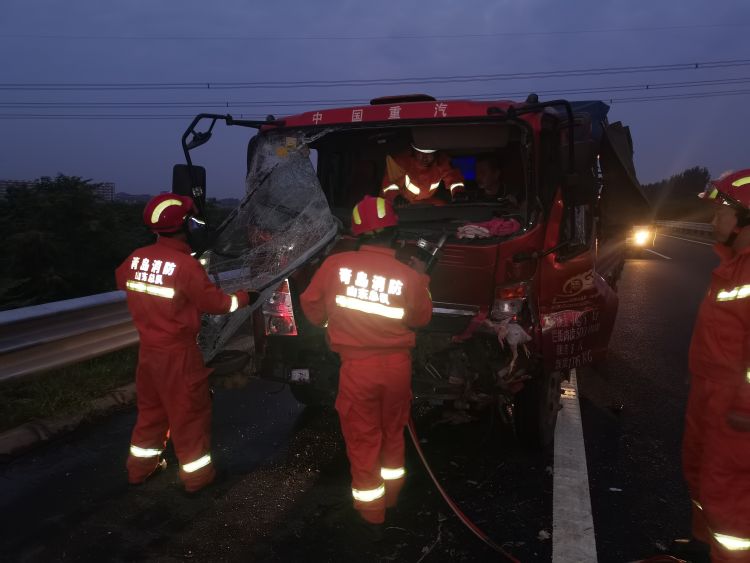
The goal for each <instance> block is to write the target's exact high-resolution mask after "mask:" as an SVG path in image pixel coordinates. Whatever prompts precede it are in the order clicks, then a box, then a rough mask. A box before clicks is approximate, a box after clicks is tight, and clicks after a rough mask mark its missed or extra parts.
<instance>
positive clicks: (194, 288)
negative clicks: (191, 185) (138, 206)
mask: <svg viewBox="0 0 750 563" xmlns="http://www.w3.org/2000/svg"><path fill="white" fill-rule="evenodd" d="M196 212H197V210H196V208H195V204H194V203H193V200H192V199H191V198H190V197H186V196H180V195H175V194H160V195H157V196H155V197H154V198H152V199H151V200H150V201H149V202H148V204H147V205H146V208H145V209H144V212H143V221H144V223H145V224H146V226H147V227H148V228H149V229H150V230H151V231H153V232H154V233H155V234H157V240H156V242H155V243H154V244H152V245H150V246H144V247H142V248H139V249H137V250H135V251H134V252H133V253H132V254H131V255H130V256H129V257H128V258H127V259H126V260H125V261H124V262H123V263H122V264H121V265H120V266H119V267H118V268H117V271H116V279H117V287H118V288H119V289H123V290H125V291H126V293H127V302H128V309H129V310H130V314H131V315H132V317H133V322H134V324H135V327H136V329H137V330H138V335H139V337H140V350H139V354H138V367H137V371H136V396H137V406H138V418H137V420H136V423H135V428H134V429H133V433H132V437H131V441H130V455H129V456H128V461H127V470H128V481H129V482H130V483H131V484H133V485H137V484H141V483H143V482H144V481H146V479H148V478H149V477H150V476H151V475H153V474H155V473H157V472H159V471H161V470H163V469H164V468H165V467H166V461H165V460H164V459H162V457H161V456H162V452H163V451H164V448H165V446H166V442H167V439H171V440H172V444H173V446H174V451H175V454H176V455H177V459H178V460H179V463H180V478H181V479H182V482H183V484H184V486H185V490H186V491H187V492H189V493H192V492H196V491H198V490H200V489H202V488H203V487H205V486H206V485H208V484H210V483H211V482H212V481H213V479H214V477H215V474H216V472H215V470H214V466H213V464H212V462H211V451H210V429H211V398H210V392H209V386H208V375H209V373H210V372H211V370H210V369H208V368H206V366H205V364H204V363H203V356H202V355H201V352H200V350H199V348H198V345H197V342H196V340H197V336H198V331H199V329H200V322H201V313H211V314H222V313H230V312H233V311H235V310H237V309H238V308H240V307H244V306H246V305H247V304H248V303H249V301H250V300H251V299H252V300H255V299H257V294H256V293H255V292H250V293H248V292H246V291H237V292H236V293H234V294H232V295H227V294H226V293H224V292H223V291H221V290H220V289H219V288H217V287H216V286H215V285H214V284H213V283H211V281H210V280H209V278H208V276H207V275H206V272H205V271H204V270H203V267H202V266H201V265H200V263H199V262H198V261H197V260H196V259H195V258H194V257H193V256H191V247H190V245H189V244H188V241H189V240H190V239H191V231H192V230H193V229H194V228H201V226H203V225H204V224H203V223H202V222H201V221H200V220H198V219H196V218H195V214H196Z"/></svg>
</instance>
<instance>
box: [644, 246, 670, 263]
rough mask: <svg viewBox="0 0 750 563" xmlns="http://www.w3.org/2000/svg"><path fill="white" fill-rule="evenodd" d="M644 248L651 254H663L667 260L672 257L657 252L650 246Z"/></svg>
mask: <svg viewBox="0 0 750 563" xmlns="http://www.w3.org/2000/svg"><path fill="white" fill-rule="evenodd" d="M644 250H646V251H648V252H650V253H651V254H656V255H657V256H661V257H662V258H664V259H665V260H671V259H672V258H670V257H669V256H666V255H665V254H661V253H659V252H656V250H651V249H650V248H644Z"/></svg>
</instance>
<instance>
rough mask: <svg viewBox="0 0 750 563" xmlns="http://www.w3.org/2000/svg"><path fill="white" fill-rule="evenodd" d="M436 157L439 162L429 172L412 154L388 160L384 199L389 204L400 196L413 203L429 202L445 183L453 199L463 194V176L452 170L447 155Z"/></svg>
mask: <svg viewBox="0 0 750 563" xmlns="http://www.w3.org/2000/svg"><path fill="white" fill-rule="evenodd" d="M436 154H437V156H436V158H435V162H433V163H432V165H430V166H429V167H427V168H425V167H422V166H420V164H419V162H418V161H417V160H416V159H415V158H414V156H413V154H412V152H411V150H409V151H407V152H403V153H400V154H397V155H395V156H387V157H386V170H385V174H383V182H382V186H381V192H380V193H381V195H382V196H383V197H384V198H385V199H387V200H389V201H393V200H394V199H395V198H396V196H398V195H401V196H402V197H404V198H405V199H406V200H408V201H410V202H415V201H425V200H429V199H432V198H434V196H436V195H437V194H438V188H439V187H440V184H441V183H442V184H443V185H444V186H445V189H446V190H447V191H448V193H450V195H451V197H454V196H455V195H457V194H458V193H459V192H462V191H463V189H464V179H463V176H462V175H461V172H460V171H459V170H457V169H456V168H453V167H452V166H451V162H450V158H449V157H448V156H447V155H446V154H444V153H442V152H438V153H436ZM433 201H434V200H433Z"/></svg>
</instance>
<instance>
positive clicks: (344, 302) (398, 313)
mask: <svg viewBox="0 0 750 563" xmlns="http://www.w3.org/2000/svg"><path fill="white" fill-rule="evenodd" d="M336 305H338V306H339V307H344V308H345V309H352V310H354V311H362V312H363V313H368V314H370V315H378V316H380V317H388V318H389V319H403V318H404V310H403V309H402V308H401V307H389V306H388V305H383V304H382V303H373V302H372V301H363V300H361V299H357V298H356V297H349V296H347V295H337V296H336Z"/></svg>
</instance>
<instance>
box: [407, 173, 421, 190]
mask: <svg viewBox="0 0 750 563" xmlns="http://www.w3.org/2000/svg"><path fill="white" fill-rule="evenodd" d="M404 185H405V186H406V189H407V190H409V191H410V192H411V193H413V194H414V195H419V194H420V193H421V190H420V189H419V186H417V185H416V184H414V183H412V181H411V178H409V175H408V174H407V175H406V177H405V178H404Z"/></svg>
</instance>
